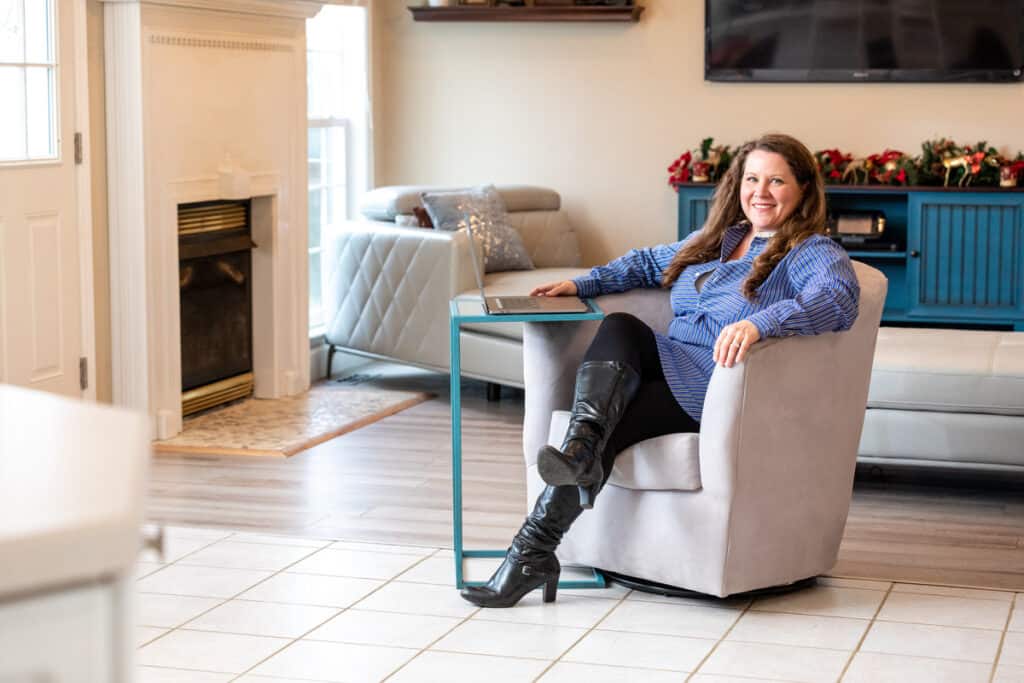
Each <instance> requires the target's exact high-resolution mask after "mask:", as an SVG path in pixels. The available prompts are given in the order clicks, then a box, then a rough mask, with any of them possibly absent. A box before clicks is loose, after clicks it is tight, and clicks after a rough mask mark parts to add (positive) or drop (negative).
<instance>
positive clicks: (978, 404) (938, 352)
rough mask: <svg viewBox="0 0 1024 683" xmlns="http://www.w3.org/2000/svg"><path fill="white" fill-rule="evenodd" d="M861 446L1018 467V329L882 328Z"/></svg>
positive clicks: (908, 459) (1023, 446) (1022, 438)
mask: <svg viewBox="0 0 1024 683" xmlns="http://www.w3.org/2000/svg"><path fill="white" fill-rule="evenodd" d="M859 453H860V458H859V459H860V461H861V462H869V463H874V464H879V465H884V464H909V465H919V464H926V465H931V466H944V467H971V468H976V469H990V470H1000V469H1001V470H1017V471H1024V332H995V331H981V330H949V329H929V328H897V327H883V328H881V329H880V330H879V332H878V343H877V345H876V347H875V361H874V365H873V368H872V372H871V388H870V390H869V392H868V411H867V414H866V415H865V418H864V433H863V436H862V437H861V442H860V449H859Z"/></svg>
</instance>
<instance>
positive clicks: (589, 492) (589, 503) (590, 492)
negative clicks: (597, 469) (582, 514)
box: [579, 484, 598, 510]
mask: <svg viewBox="0 0 1024 683" xmlns="http://www.w3.org/2000/svg"><path fill="white" fill-rule="evenodd" d="M597 488H598V485H597V484H591V485H590V486H580V487H579V490H580V507H581V508H583V509H584V510H590V509H591V508H593V507H594V498H595V497H596V496H597Z"/></svg>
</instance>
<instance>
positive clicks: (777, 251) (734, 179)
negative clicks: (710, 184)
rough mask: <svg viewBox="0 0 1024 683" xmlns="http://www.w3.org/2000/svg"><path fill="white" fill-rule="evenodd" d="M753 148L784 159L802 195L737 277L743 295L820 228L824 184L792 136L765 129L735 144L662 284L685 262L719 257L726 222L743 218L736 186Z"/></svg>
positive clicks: (672, 278) (822, 228)
mask: <svg viewBox="0 0 1024 683" xmlns="http://www.w3.org/2000/svg"><path fill="white" fill-rule="evenodd" d="M754 150H762V151H765V152H774V153H776V154H778V155H780V156H781V157H782V158H783V159H785V160H786V163H787V164H789V169H790V170H791V171H792V172H793V175H794V176H795V177H796V181H797V183H798V184H799V185H800V188H801V190H802V193H803V195H802V196H801V198H800V204H799V205H798V206H797V207H796V209H795V210H794V211H793V213H792V214H790V216H789V218H787V219H786V221H785V222H784V223H783V224H782V225H781V226H780V227H779V229H778V230H777V231H776V232H775V236H774V237H772V238H771V239H770V240H769V241H768V246H766V247H765V250H764V251H762V252H761V253H760V254H759V255H758V256H757V258H755V259H754V265H753V268H752V269H751V271H750V275H749V276H747V279H746V280H744V281H743V296H745V297H746V298H747V299H748V300H749V301H754V300H755V299H756V298H757V288H758V287H760V286H761V284H762V283H763V282H764V281H765V280H766V279H767V278H768V276H769V275H771V272H772V270H774V269H775V266H776V265H778V263H779V261H781V260H782V259H783V258H784V257H785V256H786V254H788V253H789V252H790V251H791V250H792V249H793V248H794V247H796V246H797V245H798V244H800V243H801V242H803V241H804V240H805V239H807V238H808V237H810V236H811V235H816V234H821V233H824V232H825V229H826V228H825V184H824V181H823V180H822V177H821V172H820V171H819V170H818V165H817V163H815V161H814V157H813V156H812V155H811V153H810V151H809V150H808V149H807V148H806V147H805V146H804V145H803V143H801V142H800V141H799V140H797V139H796V138H793V137H790V136H789V135H782V134H778V133H771V134H768V135H762V136H761V137H759V138H758V139H756V140H752V141H751V142H748V143H746V144H745V145H743V146H742V147H740V149H739V151H738V152H737V153H736V157H735V158H734V159H733V161H732V164H730V165H729V170H727V171H726V172H725V175H724V176H723V177H722V180H721V181H719V183H718V187H717V188H716V189H715V193H714V195H713V196H712V198H711V208H710V209H709V210H708V218H707V220H706V221H705V222H704V229H703V230H701V231H700V234H698V235H696V236H695V237H694V238H693V239H691V240H690V241H689V242H688V243H687V244H686V246H685V247H683V248H682V249H680V250H679V252H678V253H677V254H676V255H675V258H673V259H672V262H671V263H670V264H669V266H668V268H666V269H665V273H664V275H663V276H662V279H661V284H662V286H663V287H671V286H672V283H674V282H675V281H676V280H677V279H678V278H679V274H680V273H682V272H683V269H684V268H686V267H687V266H691V265H693V264H695V263H707V262H708V261H713V260H715V259H717V258H719V257H720V254H721V250H722V240H723V239H724V237H725V232H726V230H727V229H729V228H730V227H732V226H734V225H737V224H739V223H749V221H747V218H746V216H745V215H744V214H743V207H742V206H741V204H740V188H741V186H742V183H743V169H744V166H745V165H746V163H747V157H748V156H749V155H750V153H751V152H753V151H754Z"/></svg>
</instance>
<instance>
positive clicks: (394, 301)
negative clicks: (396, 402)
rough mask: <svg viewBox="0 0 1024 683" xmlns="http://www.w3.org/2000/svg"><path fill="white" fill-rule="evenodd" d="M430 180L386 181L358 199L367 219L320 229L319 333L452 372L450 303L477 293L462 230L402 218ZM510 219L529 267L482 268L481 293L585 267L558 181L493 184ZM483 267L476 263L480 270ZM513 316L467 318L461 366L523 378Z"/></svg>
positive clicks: (521, 289)
mask: <svg viewBox="0 0 1024 683" xmlns="http://www.w3.org/2000/svg"><path fill="white" fill-rule="evenodd" d="M451 189H456V188H442V187H433V186H413V185H409V186H396V187H382V188H378V189H376V190H374V191H372V192H370V193H369V194H368V195H367V196H366V198H365V199H364V201H363V205H362V207H361V213H362V214H363V216H364V219H363V220H358V221H349V222H347V223H345V224H343V225H342V226H340V228H339V229H337V230H335V231H333V232H332V233H331V234H329V235H327V236H326V239H325V247H324V256H323V278H324V280H323V284H324V289H323V305H324V311H325V314H324V315H325V319H326V334H325V338H326V341H327V343H328V344H330V345H332V347H337V348H340V349H342V350H344V351H348V352H351V353H356V354H361V355H365V356H370V357H376V358H385V359H391V360H397V361H400V362H403V363H409V364H412V365H417V366H420V367H424V368H429V369H433V370H438V371H442V372H447V371H448V366H449V339H448V329H449V328H448V302H449V301H450V300H451V299H452V298H454V297H457V296H464V297H476V298H479V290H478V288H477V285H476V279H475V276H474V274H473V264H472V262H471V261H470V258H471V255H470V254H471V252H470V249H469V243H468V241H467V237H466V235H465V232H464V231H459V232H443V231H439V230H433V229H428V228H419V227H404V226H400V225H398V224H396V219H397V220H399V221H402V217H406V216H408V217H411V216H412V213H413V207H416V206H419V205H420V195H421V194H422V193H423V192H427V191H441V190H451ZM497 190H498V192H499V193H500V194H501V196H502V198H503V199H504V200H505V205H506V207H507V209H508V214H509V222H510V223H511V224H512V226H513V227H515V228H516V229H517V230H518V231H519V234H520V235H521V236H522V238H523V242H524V243H525V245H526V248H527V249H528V250H529V252H530V257H531V259H532V260H533V263H534V265H535V266H536V268H535V269H534V270H520V271H507V272H498V273H488V274H486V275H485V276H484V283H485V287H486V289H487V294H488V295H489V296H490V295H501V294H526V293H527V292H529V290H530V289H532V288H533V287H534V286H535V285H538V284H541V283H544V282H551V281H553V280H560V279H567V278H570V277H574V276H576V275H578V274H581V273H584V272H586V271H587V270H588V269H586V268H581V267H580V249H579V242H578V239H577V235H576V232H575V231H573V229H572V226H571V224H570V223H569V218H568V216H567V215H566V213H565V212H564V211H563V210H562V209H561V198H560V197H559V195H558V193H557V192H555V191H554V190H550V189H547V188H543V187H533V186H527V185H499V186H497ZM482 271H483V269H482V267H481V272H482ZM522 339H523V329H522V325H521V324H519V323H503V324H500V325H498V324H494V325H478V326H471V325H470V326H466V327H465V328H464V331H463V333H462V339H461V341H462V374H463V376H466V377H473V378H476V379H482V380H486V381H489V382H494V383H496V384H504V385H507V386H516V387H522V386H523V353H522ZM332 351H333V349H332Z"/></svg>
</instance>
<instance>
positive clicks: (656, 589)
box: [595, 569, 818, 600]
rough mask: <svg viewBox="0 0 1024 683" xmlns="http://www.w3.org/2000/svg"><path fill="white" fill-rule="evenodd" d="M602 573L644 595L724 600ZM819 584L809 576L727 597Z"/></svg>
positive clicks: (714, 596)
mask: <svg viewBox="0 0 1024 683" xmlns="http://www.w3.org/2000/svg"><path fill="white" fill-rule="evenodd" d="M595 571H600V573H601V574H604V575H605V577H606V578H607V579H608V580H609V581H612V582H613V583H618V584H621V585H623V586H625V587H626V588H632V589H633V590H637V591H640V592H642V593H655V594H657V595H665V596H667V597H670V598H698V599H702V600H723V599H725V598H720V597H718V596H717V595H709V594H708V593H699V592H697V591H692V590H688V589H686V588H679V587H678V586H670V585H668V584H665V583H657V582H655V581H648V580H647V579H638V578H635V577H632V576H626V575H625V574H619V573H616V572H610V571H608V570H607V569H600V570H595ZM817 582H818V577H816V576H809V577H807V578H806V579H800V580H799V581H794V582H793V583H787V584H783V585H781V586H768V587H767V588H756V589H754V590H751V591H746V592H744V593H733V594H732V595H729V596H726V597H727V598H729V599H733V598H762V597H765V596H769V595H781V594H784V593H791V592H793V591H798V590H803V589H804V588H810V587H811V586H813V585H815V584H816V583H817Z"/></svg>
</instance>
